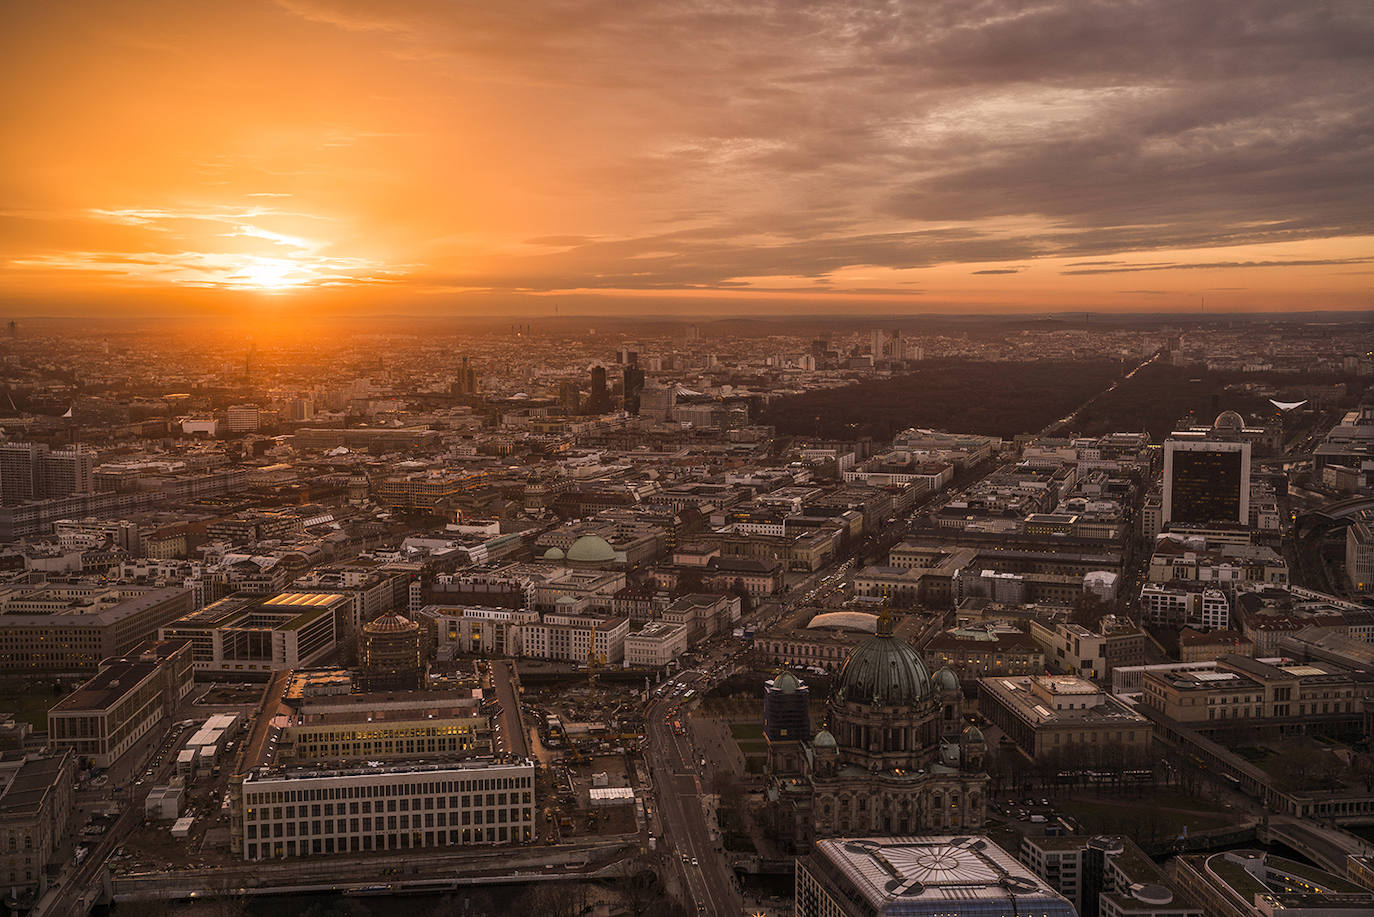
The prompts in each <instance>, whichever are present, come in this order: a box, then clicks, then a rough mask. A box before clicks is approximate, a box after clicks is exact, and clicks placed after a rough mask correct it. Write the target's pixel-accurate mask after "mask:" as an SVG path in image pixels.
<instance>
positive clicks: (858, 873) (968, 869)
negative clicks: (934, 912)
mask: <svg viewBox="0 0 1374 917" xmlns="http://www.w3.org/2000/svg"><path fill="white" fill-rule="evenodd" d="M813 859H814V860H823V861H825V863H826V864H827V865H830V866H832V867H834V868H835V869H836V870H838V872H839V873H840V875H841V876H843V878H844V879H845V880H847V883H848V884H849V885H850V886H852V888H853V889H854V890H855V891H856V892H857V893H858V895H859V896H860V897H861V898H863V900H864V901H865V902H867V904H868V906H869V907H870V908H871V909H873V911H874V912H876V913H878V914H883V913H907V912H908V911H909V910H910V909H912V908H914V907H915V906H916V905H917V904H918V903H921V904H925V905H927V906H939V905H943V904H945V903H946V902H949V904H950V905H953V906H954V910H955V911H956V912H957V911H959V910H961V909H963V908H974V907H976V906H975V905H974V904H973V902H975V901H979V900H982V901H989V902H991V901H996V900H1004V901H1006V902H1007V912H1008V913H1013V912H1015V913H1030V912H1034V913H1043V914H1058V915H1072V914H1073V913H1074V911H1073V906H1072V905H1071V904H1069V903H1068V901H1066V900H1065V899H1064V898H1062V897H1061V896H1060V895H1059V894H1058V893H1057V892H1055V891H1054V890H1053V889H1052V888H1050V887H1049V886H1048V885H1047V884H1046V883H1045V882H1044V880H1042V879H1040V878H1039V877H1037V876H1036V875H1035V874H1034V873H1032V872H1031V871H1030V870H1028V869H1027V868H1026V867H1025V866H1023V865H1022V864H1021V863H1019V862H1017V861H1016V860H1015V859H1014V858H1013V857H1012V856H1011V855H1010V854H1008V853H1007V852H1006V851H1005V850H1003V849H1002V848H1000V847H998V846H997V845H996V844H994V843H992V841H990V840H988V839H987V838H985V837H977V836H972V837H971V836H936V837H860V838H837V839H831V840H821V841H817V842H816V852H815V854H814V858H813ZM898 902H901V904H900V905H898V904H897V903H898ZM894 905H896V906H895V907H894ZM946 906H949V905H946ZM889 908H892V910H890V911H889V910H888V909H889ZM982 910H983V908H981V907H979V908H977V912H979V913H981V912H982ZM911 912H912V913H915V911H914V910H911Z"/></svg>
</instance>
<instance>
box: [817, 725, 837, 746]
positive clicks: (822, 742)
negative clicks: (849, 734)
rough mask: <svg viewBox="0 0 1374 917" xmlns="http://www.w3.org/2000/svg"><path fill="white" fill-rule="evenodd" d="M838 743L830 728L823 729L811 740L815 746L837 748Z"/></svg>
mask: <svg viewBox="0 0 1374 917" xmlns="http://www.w3.org/2000/svg"><path fill="white" fill-rule="evenodd" d="M836 744H837V743H836V742H835V737H834V736H833V735H831V734H830V730H828V729H822V730H821V731H820V732H818V733H816V737H815V738H814V739H812V740H811V745H812V746H813V747H814V748H835V747H836Z"/></svg>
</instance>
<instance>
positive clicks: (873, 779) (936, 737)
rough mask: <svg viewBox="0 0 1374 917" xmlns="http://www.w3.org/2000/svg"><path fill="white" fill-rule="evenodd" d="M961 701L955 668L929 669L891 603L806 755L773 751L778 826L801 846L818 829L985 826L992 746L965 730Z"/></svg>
mask: <svg viewBox="0 0 1374 917" xmlns="http://www.w3.org/2000/svg"><path fill="white" fill-rule="evenodd" d="M962 701H963V695H962V692H961V691H960V688H959V681H958V679H957V678H955V677H954V676H953V673H951V672H949V671H948V670H944V669H942V670H941V671H939V672H937V673H936V675H935V676H934V677H932V676H931V674H930V671H929V669H927V668H926V664H925V662H924V661H923V660H922V659H921V655H920V654H919V653H918V652H917V651H916V650H915V648H913V647H912V646H911V645H910V644H909V643H907V642H906V641H905V640H903V639H901V638H900V637H897V636H896V635H895V634H894V633H893V628H892V617H891V614H890V613H889V612H887V611H886V610H885V611H884V612H883V614H882V616H881V617H880V618H879V619H878V629H877V633H876V634H874V636H873V637H871V638H870V639H868V640H866V641H864V642H863V643H861V644H859V645H858V646H857V647H855V648H854V649H853V651H852V652H851V653H850V654H849V658H848V659H847V660H846V661H845V663H844V667H843V668H842V669H841V670H840V673H839V676H838V679H837V684H836V686H835V689H834V692H833V693H832V694H831V697H830V700H829V704H828V707H827V712H826V718H827V723H826V728H825V729H823V730H821V731H820V732H818V733H817V734H816V735H815V737H814V738H813V739H811V741H810V742H809V743H807V744H805V746H804V747H803V748H802V749H801V750H800V751H801V753H800V754H789V755H782V754H779V755H773V754H770V755H769V761H768V765H769V798H770V801H771V802H772V803H773V804H774V805H775V806H776V809H775V814H776V815H777V820H776V825H775V826H776V827H777V828H778V829H779V830H780V831H781V832H783V833H788V834H790V835H791V838H792V840H793V842H794V844H795V846H796V847H798V848H804V847H806V846H808V845H809V844H810V843H811V842H812V841H814V840H815V839H816V838H819V837H837V836H845V835H875V834H876V835H893V834H931V833H934V834H939V833H941V832H942V831H946V830H973V829H977V828H980V827H981V826H982V824H983V819H984V815H985V805H986V793H987V784H988V775H987V773H986V772H985V771H984V769H983V759H984V755H985V753H986V750H987V749H986V745H985V743H984V742H983V736H982V734H981V733H980V732H979V731H978V730H977V729H975V728H971V727H969V728H965V724H964V722H963V718H962V715H961V714H962Z"/></svg>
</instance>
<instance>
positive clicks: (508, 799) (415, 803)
mask: <svg viewBox="0 0 1374 917" xmlns="http://www.w3.org/2000/svg"><path fill="white" fill-rule="evenodd" d="M532 795H533V794H531V793H530V792H529V791H528V790H526V791H525V792H523V793H487V794H486V795H485V796H482V795H476V796H471V795H469V796H439V797H437V798H436V797H433V796H426V797H425V800H424V805H423V808H424V809H425V810H429V811H432V810H434V809H444V808H450V809H458V808H463V809H469V808H472V807H473V806H482V805H486V806H487V807H488V808H491V807H494V806H505V805H514V804H516V803H524V804H525V805H529V804H530V802H531V801H532ZM421 808H422V806H421V803H420V800H418V799H387V800H381V799H379V800H377V805H376V809H375V811H377V812H397V811H400V812H409V811H411V810H414V811H416V812H418V811H420V809H421ZM373 811H374V809H373V805H372V801H371V800H369V799H364V800H363V801H362V802H361V803H358V802H347V803H345V802H340V803H338V804H337V805H336V804H335V803H332V802H326V803H323V804H321V803H318V802H317V803H313V804H311V805H309V806H306V805H300V806H295V805H288V806H286V807H285V810H284V811H283V808H282V806H273V807H271V808H270V809H269V808H268V807H267V806H262V807H260V808H252V809H249V810H248V812H247V816H248V817H249V818H261V819H266V818H273V819H281V818H283V817H284V818H296V817H298V816H299V817H301V818H304V817H305V816H306V815H307V814H309V815H310V816H312V817H314V818H319V817H321V816H324V817H326V818H328V817H329V816H332V815H343V814H345V812H347V814H349V815H358V814H363V815H370V814H372V812H373Z"/></svg>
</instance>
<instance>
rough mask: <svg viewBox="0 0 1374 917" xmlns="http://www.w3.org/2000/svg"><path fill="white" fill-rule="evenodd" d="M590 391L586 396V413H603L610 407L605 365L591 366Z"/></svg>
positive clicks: (609, 392)
mask: <svg viewBox="0 0 1374 917" xmlns="http://www.w3.org/2000/svg"><path fill="white" fill-rule="evenodd" d="M591 378H592V381H591V393H590V394H589V395H588V396H587V405H586V407H587V413H589V414H604V413H606V412H607V411H609V410H610V409H611V391H610V389H609V388H607V387H606V367H604V366H593V367H592V376H591Z"/></svg>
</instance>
